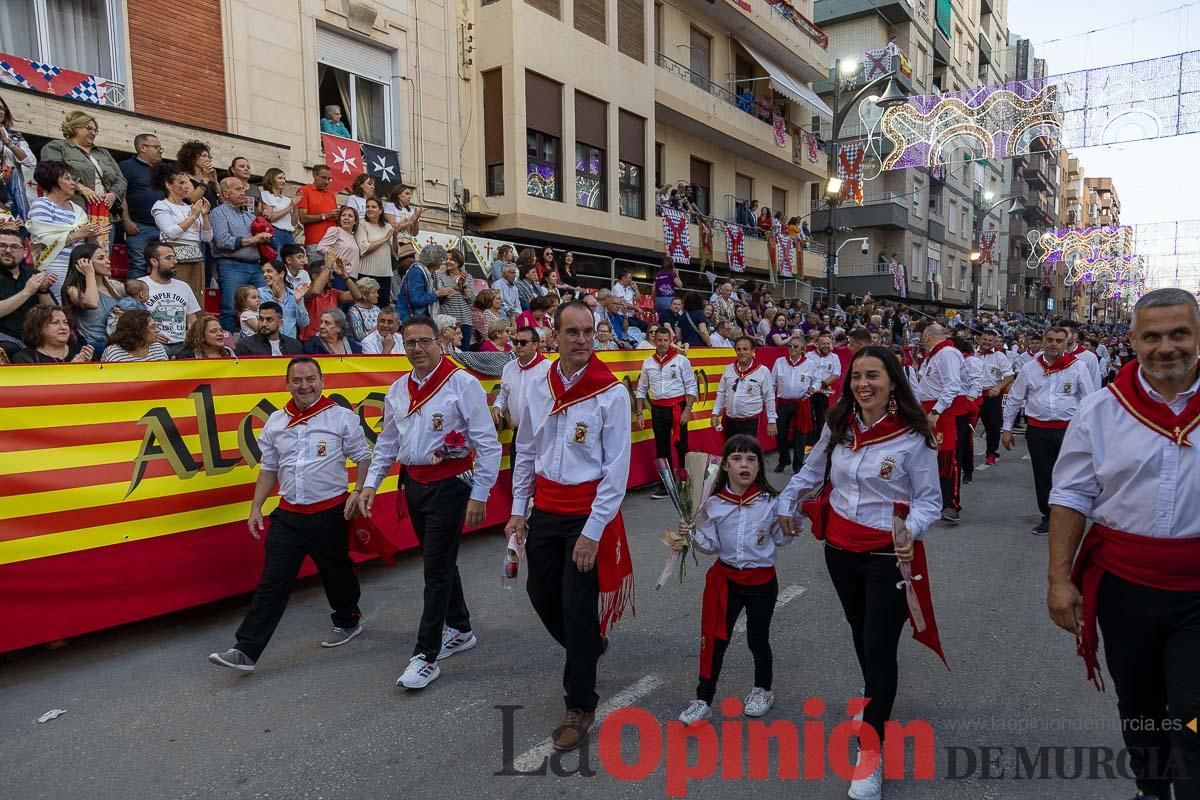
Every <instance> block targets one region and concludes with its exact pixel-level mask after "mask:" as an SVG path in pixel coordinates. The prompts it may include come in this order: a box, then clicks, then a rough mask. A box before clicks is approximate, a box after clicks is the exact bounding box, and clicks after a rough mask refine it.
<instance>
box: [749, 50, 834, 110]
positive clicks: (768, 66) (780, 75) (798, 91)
mask: <svg viewBox="0 0 1200 800" xmlns="http://www.w3.org/2000/svg"><path fill="white" fill-rule="evenodd" d="M741 45H742V47H744V48H745V49H746V52H747V53H749V54H750V57H751V58H753V59H754V60H755V61H757V62H758V63H759V64H761V65H762V68H763V69H765V70H766V71H767V74H768V75H770V76H771V85H772V86H774V87H775V90H776V91H777V92H779V93H780V94H781V95H783V96H784V97H787V98H788V99H790V100H794V101H795V102H797V103H804V104H806V105H808V106H810V107H811V108H812V110H813V111H814V112H815V113H817V114H819V115H821V116H824V117H829V118H830V119H833V109H831V108H830V107H829V106H827V105H825V101H824V100H822V99H821V98H820V97H818V96H817V93H816V92H814V91H813V90H812V89H810V88H808V87H807V86H805V85H804V81H801V80H799V79H797V78H793V77H792V76H791V75H788V74H787V73H786V72H784V71H783V70H781V69H780V68H779V67H777V66H775V65H774V64H773V63H771V62H770V61H768V60H767V59H765V58H763V57H762V56H761V55H760V54H759V53H757V52H755V51H754V50H752V49H751V48H750V47H748V46H747V45H746V43H745V42H741Z"/></svg>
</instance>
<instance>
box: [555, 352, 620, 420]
mask: <svg viewBox="0 0 1200 800" xmlns="http://www.w3.org/2000/svg"><path fill="white" fill-rule="evenodd" d="M546 381H547V382H548V383H549V384H550V396H551V397H552V398H554V404H553V405H552V406H551V407H550V415H551V416H553V415H555V414H557V413H559V412H561V411H565V410H566V409H567V407H568V406H573V405H575V404H576V403H580V402H583V401H584V400H587V399H589V398H591V397H595V396H596V395H598V394H600V393H601V392H603V391H604V390H605V389H608V388H609V387H611V386H616V385H617V384H618V383H620V381H618V380H617V376H616V375H613V374H612V370H610V369H609V368H608V366H607V365H606V364H605V363H604V362H603V361H601V360H600V359H599V358H597V357H596V356H595V354H593V355H592V357H591V359H589V360H588V363H587V366H586V367H584V368H583V374H582V375H580V376H579V379H578V380H576V381H575V383H574V384H572V385H571V388H570V389H568V388H566V387H565V386H564V385H563V379H562V375H561V374H560V372H559V368H558V367H557V366H555V367H552V368H551V369H550V371H549V372H548V373H547V375H546Z"/></svg>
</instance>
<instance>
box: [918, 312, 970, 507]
mask: <svg viewBox="0 0 1200 800" xmlns="http://www.w3.org/2000/svg"><path fill="white" fill-rule="evenodd" d="M921 341H922V345H923V346H924V348H925V361H924V362H922V363H921V368H920V370H918V372H917V375H918V377H919V378H920V381H919V382H918V383H917V385H916V387H915V388H916V395H917V402H919V403H920V404H921V408H922V409H924V411H925V413H926V415H928V417H929V429H930V430H932V431H933V432H934V438H935V440H936V441H937V447H938V478H939V479H940V480H941V484H942V519H943V520H945V521H946V522H949V523H951V524H957V523H958V520H959V516H960V515H959V511H960V508H961V506H960V505H959V494H958V490H959V472H958V454H957V452H958V420H957V415H958V413H960V411H962V410H965V409H960V406H961V405H962V403H961V402H959V403H958V404H957V405H956V402H955V401H957V400H958V397H959V395H961V394H962V393H963V355H962V353H960V352H958V349H957V348H956V347H955V346H954V343H953V342H951V341H950V339H949V338H948V337H947V336H946V329H945V328H943V327H942V326H941V325H939V324H937V323H936V322H935V323H933V324H931V325H927V326H925V330H924V332H922V334H921Z"/></svg>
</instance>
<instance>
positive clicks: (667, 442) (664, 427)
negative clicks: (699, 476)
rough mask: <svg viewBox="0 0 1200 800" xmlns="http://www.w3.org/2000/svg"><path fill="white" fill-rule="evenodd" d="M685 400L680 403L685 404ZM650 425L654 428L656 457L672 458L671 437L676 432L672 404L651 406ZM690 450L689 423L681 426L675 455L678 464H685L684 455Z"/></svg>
mask: <svg viewBox="0 0 1200 800" xmlns="http://www.w3.org/2000/svg"><path fill="white" fill-rule="evenodd" d="M683 403H684V401H683V400H680V401H679V405H681V406H682V405H683ZM650 427H651V428H652V429H653V430H654V450H655V453H656V455H655V458H665V459H667V460H668V461H670V460H671V437H672V436H673V435H674V433H675V420H674V417H673V416H672V414H671V408H670V406H650ZM687 451H688V431H687V425H682V424H681V425H680V426H679V441H677V442H676V443H675V455H676V456H677V457H678V460H679V463H678V466H680V467H682V466H683V457H684V456H685V455H687Z"/></svg>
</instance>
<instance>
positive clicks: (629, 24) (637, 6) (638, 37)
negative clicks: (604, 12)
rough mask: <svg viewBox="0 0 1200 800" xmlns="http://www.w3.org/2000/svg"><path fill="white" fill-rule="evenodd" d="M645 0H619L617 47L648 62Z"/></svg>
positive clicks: (638, 59)
mask: <svg viewBox="0 0 1200 800" xmlns="http://www.w3.org/2000/svg"><path fill="white" fill-rule="evenodd" d="M645 18H646V4H645V0H617V49H618V50H620V51H621V52H622V53H624V54H625V55H627V56H629V57H630V58H632V59H633V60H634V61H640V62H642V63H643V64H644V63H645V62H646V25H645Z"/></svg>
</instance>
